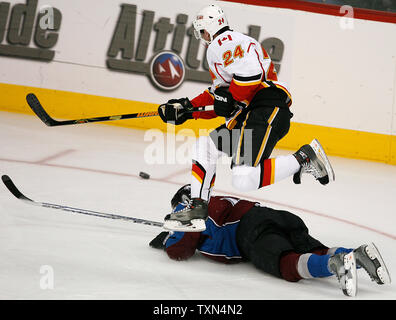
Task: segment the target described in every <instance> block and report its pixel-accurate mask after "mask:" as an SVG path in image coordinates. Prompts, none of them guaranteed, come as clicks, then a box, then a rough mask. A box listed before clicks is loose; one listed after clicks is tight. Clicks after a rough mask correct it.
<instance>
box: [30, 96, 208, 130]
mask: <svg viewBox="0 0 396 320" xmlns="http://www.w3.org/2000/svg"><path fill="white" fill-rule="evenodd" d="M26 101H27V103H28V104H29V106H30V108H31V109H32V110H33V112H34V113H35V114H36V115H37V116H38V117H39V118H40V119H41V121H43V122H44V123H45V124H46V125H47V126H49V127H55V126H65V125H70V124H80V123H88V122H103V121H114V120H124V119H137V118H147V117H155V116H158V111H148V112H139V113H129V114H120V115H113V116H103V117H93V118H85V119H75V120H63V121H58V120H55V119H54V118H52V117H51V116H50V115H49V114H48V113H47V112H46V111H45V110H44V108H43V106H42V105H41V103H40V101H39V99H38V98H37V97H36V95H35V94H34V93H29V94H28V95H27V96H26ZM211 110H213V106H206V107H198V108H194V109H193V110H188V111H186V112H188V113H191V112H196V111H211Z"/></svg>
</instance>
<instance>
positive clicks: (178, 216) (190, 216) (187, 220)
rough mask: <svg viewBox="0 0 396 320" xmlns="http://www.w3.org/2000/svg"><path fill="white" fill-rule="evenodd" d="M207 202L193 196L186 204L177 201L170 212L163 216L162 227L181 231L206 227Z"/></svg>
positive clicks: (199, 230)
mask: <svg viewBox="0 0 396 320" xmlns="http://www.w3.org/2000/svg"><path fill="white" fill-rule="evenodd" d="M207 218H208V203H207V201H205V200H202V199H198V198H193V199H191V200H190V201H189V203H188V204H185V203H179V205H177V206H176V208H175V209H174V211H173V212H172V213H171V214H168V215H167V216H166V217H165V222H164V229H166V230H171V231H182V232H202V231H205V229H206V224H205V221H206V219H207Z"/></svg>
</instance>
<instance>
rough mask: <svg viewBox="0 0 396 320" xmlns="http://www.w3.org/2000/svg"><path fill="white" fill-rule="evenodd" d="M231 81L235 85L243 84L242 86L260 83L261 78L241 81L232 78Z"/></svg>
mask: <svg viewBox="0 0 396 320" xmlns="http://www.w3.org/2000/svg"><path fill="white" fill-rule="evenodd" d="M232 81H233V82H234V83H235V84H236V85H237V86H243V87H245V86H257V85H258V84H260V83H261V79H260V80H255V81H250V82H249V81H246V82H245V81H244V82H241V81H238V80H235V78H234V79H232Z"/></svg>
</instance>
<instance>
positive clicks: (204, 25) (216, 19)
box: [193, 4, 228, 44]
mask: <svg viewBox="0 0 396 320" xmlns="http://www.w3.org/2000/svg"><path fill="white" fill-rule="evenodd" d="M193 26H194V35H195V38H197V39H201V40H203V41H205V42H206V43H207V44H210V43H211V42H212V40H213V36H214V35H215V34H216V33H217V32H218V31H219V30H221V29H223V28H224V27H228V21H227V18H226V16H225V14H224V11H223V9H221V8H220V7H219V6H216V5H214V4H211V5H209V6H207V7H205V8H202V9H201V10H200V11H199V12H198V13H197V15H196V17H195V19H194V21H193ZM203 30H206V31H207V32H208V33H209V35H210V40H209V41H207V40H205V39H203V38H202V34H201V32H203Z"/></svg>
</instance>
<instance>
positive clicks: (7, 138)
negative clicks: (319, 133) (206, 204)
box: [0, 112, 396, 300]
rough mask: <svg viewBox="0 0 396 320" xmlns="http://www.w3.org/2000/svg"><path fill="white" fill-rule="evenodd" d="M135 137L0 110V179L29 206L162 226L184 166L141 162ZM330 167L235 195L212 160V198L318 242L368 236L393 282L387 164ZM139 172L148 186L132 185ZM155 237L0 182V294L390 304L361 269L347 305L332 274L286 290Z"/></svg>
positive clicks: (394, 175)
mask: <svg viewBox="0 0 396 320" xmlns="http://www.w3.org/2000/svg"><path fill="white" fill-rule="evenodd" d="M130 121H133V120H130ZM144 134H145V132H144V131H135V130H131V129H125V128H120V127H114V126H106V125H101V124H84V125H75V126H65V127H53V128H50V127H46V126H45V125H44V124H43V123H42V122H41V121H40V120H39V119H37V118H36V117H33V116H27V115H21V114H13V113H7V112H0V137H1V138H0V174H1V175H3V174H7V175H9V176H10V177H11V178H12V179H13V180H14V182H15V183H16V185H17V186H18V187H19V188H20V190H21V191H22V192H23V193H25V194H26V195H27V196H28V197H31V198H33V199H34V200H37V201H40V202H50V203H57V204H64V205H68V206H73V207H79V208H84V209H91V210H97V211H103V212H109V213H115V214H121V215H128V216H132V217H137V218H143V219H150V220H156V221H162V219H163V216H164V215H165V214H166V213H168V211H169V208H170V198H171V196H172V195H173V194H174V192H175V191H176V190H177V189H178V188H179V187H180V186H181V185H184V184H186V183H189V180H190V163H189V161H184V163H174V164H167V163H162V164H148V163H147V161H146V159H145V156H144V155H145V151H146V152H147V150H148V149H147V148H149V147H150V146H151V147H152V141H144ZM289 134H292V132H291V133H289ZM311 138H312V137H309V139H311ZM146 140H147V139H146ZM307 142H310V141H307ZM180 144H183V142H182V143H180V142H179V143H178V144H177V145H178V146H179V147H180ZM184 145H185V144H184ZM179 151H180V149H179ZM287 153H290V151H286V150H275V151H274V155H280V154H287ZM170 156H171V155H170ZM185 158H186V159H187V160H188V157H185ZM330 160H331V161H332V164H333V167H334V170H335V174H336V181H335V183H332V184H329V185H327V186H322V185H320V184H319V183H317V182H316V181H314V179H313V178H311V177H310V176H304V177H303V181H302V184H301V185H295V184H293V182H292V179H287V180H284V181H281V182H279V183H277V184H275V185H273V186H270V187H269V188H266V189H262V190H258V191H256V192H251V193H245V194H242V193H240V192H238V191H237V190H235V189H233V187H232V186H231V179H230V178H231V177H230V171H229V163H228V162H227V161H223V160H221V161H220V163H219V167H218V174H217V180H216V186H215V193H217V194H223V195H224V194H228V195H234V196H240V197H244V198H247V199H252V200H255V201H260V202H261V203H263V204H266V205H268V206H271V207H274V208H279V209H286V210H289V211H292V212H293V213H296V214H298V215H299V216H301V217H302V218H303V219H304V220H305V222H306V224H307V225H308V227H309V228H310V232H311V234H312V235H313V236H315V237H316V238H318V239H319V240H321V241H322V242H323V243H324V244H326V245H328V246H330V247H331V246H344V247H357V246H359V245H360V244H363V243H366V242H371V241H372V242H374V243H375V244H376V245H377V247H378V248H379V249H380V251H381V253H382V255H383V258H384V259H385V261H386V262H387V266H388V268H389V270H390V273H391V276H393V278H394V272H395V270H396V254H395V249H394V248H395V246H396V212H395V207H396V199H395V195H396V167H395V166H391V165H386V164H382V163H375V162H366V161H358V160H350V159H344V158H338V157H330ZM139 171H144V172H147V173H149V174H150V175H151V179H149V180H143V179H141V178H139V176H138V173H139ZM160 231H161V228H158V227H153V226H146V225H142V224H134V223H129V222H125V221H117V220H108V219H103V218H96V217H89V216H84V215H79V214H70V213H67V212H63V211H59V210H53V209H46V208H42V207H35V206H30V205H27V204H25V203H23V202H22V201H19V200H17V199H16V198H14V197H13V196H12V195H11V194H10V193H9V192H8V190H7V189H6V188H5V186H4V185H3V184H2V183H1V184H0V299H154V300H159V299H171V300H172V299H188V300H189V299H204V300H211V299H226V300H227V299H233V300H247V299H249V300H258V299H260V300H268V299H301V300H306V299H319V300H322V299H385V300H387V299H395V298H396V290H395V284H394V283H392V284H391V285H384V286H379V285H377V284H375V283H373V282H371V281H370V279H369V277H368V276H367V275H366V273H365V272H364V271H363V270H359V271H358V275H359V283H358V290H359V291H358V295H357V296H356V297H355V298H347V297H345V296H344V295H343V294H342V292H341V290H340V289H339V287H338V283H337V281H336V279H335V278H334V277H331V278H326V279H313V280H302V281H300V282H298V283H289V282H286V281H284V280H281V279H277V278H275V277H272V276H270V275H267V274H265V273H263V272H261V271H259V270H258V269H256V268H255V267H254V266H253V265H252V264H250V263H240V264H236V265H223V264H220V263H216V262H213V261H210V260H208V259H206V258H205V257H203V256H201V255H200V254H199V253H196V255H195V256H194V257H193V258H191V259H190V260H188V261H183V262H176V261H173V260H170V259H169V258H168V257H167V256H166V254H165V253H164V252H162V251H161V250H156V249H152V248H150V247H149V246H148V243H149V242H150V240H151V239H153V238H154V237H155V236H156V235H157V234H158V233H159V232H160ZM43 266H50V267H51V268H52V270H53V279H54V286H53V288H52V289H43V288H41V287H40V284H43V281H44V280H45V279H46V278H45V277H46V276H48V275H49V274H48V273H46V272H43V271H45V270H43V269H40V268H43ZM40 270H41V271H42V273H41V272H40Z"/></svg>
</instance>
